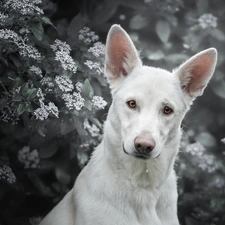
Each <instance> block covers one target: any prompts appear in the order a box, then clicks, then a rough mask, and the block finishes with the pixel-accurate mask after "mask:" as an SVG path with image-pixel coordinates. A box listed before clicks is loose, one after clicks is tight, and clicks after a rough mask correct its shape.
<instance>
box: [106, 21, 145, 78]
mask: <svg viewBox="0 0 225 225" xmlns="http://www.w3.org/2000/svg"><path fill="white" fill-rule="evenodd" d="M140 65H142V63H141V60H140V58H139V57H138V53H137V50H136V48H135V46H134V44H133V42H132V41H131V39H130V37H129V36H128V34H127V33H126V31H125V30H123V29H122V28H121V27H120V26H119V25H113V26H112V27H111V29H110V30H109V33H108V36H107V40H106V58H105V75H106V76H107V78H108V80H109V82H112V81H113V80H116V79H117V78H121V77H125V76H127V75H128V74H129V73H131V72H132V70H133V69H134V68H135V67H136V66H140Z"/></svg>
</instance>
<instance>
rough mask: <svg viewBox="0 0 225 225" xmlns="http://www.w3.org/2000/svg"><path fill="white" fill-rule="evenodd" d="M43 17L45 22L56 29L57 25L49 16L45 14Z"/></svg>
mask: <svg viewBox="0 0 225 225" xmlns="http://www.w3.org/2000/svg"><path fill="white" fill-rule="evenodd" d="M41 19H42V21H43V22H44V23H46V24H49V25H51V26H52V27H54V28H55V29H56V27H55V26H54V24H53V23H52V22H51V20H50V19H49V18H47V17H45V16H43V17H42V18H41Z"/></svg>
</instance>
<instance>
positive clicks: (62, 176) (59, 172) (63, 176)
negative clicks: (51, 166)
mask: <svg viewBox="0 0 225 225" xmlns="http://www.w3.org/2000/svg"><path fill="white" fill-rule="evenodd" d="M55 176H56V178H57V180H58V181H59V182H60V183H61V184H63V185H67V184H68V183H69V182H70V175H69V174H68V173H67V172H66V171H65V170H63V169H62V168H59V167H57V168H56V170H55Z"/></svg>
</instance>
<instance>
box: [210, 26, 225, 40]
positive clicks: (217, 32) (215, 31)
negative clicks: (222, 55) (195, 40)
mask: <svg viewBox="0 0 225 225" xmlns="http://www.w3.org/2000/svg"><path fill="white" fill-rule="evenodd" d="M210 34H211V36H212V37H214V38H215V39H217V40H218V41H225V34H224V32H223V31H222V30H219V29H217V28H215V29H211V30H210Z"/></svg>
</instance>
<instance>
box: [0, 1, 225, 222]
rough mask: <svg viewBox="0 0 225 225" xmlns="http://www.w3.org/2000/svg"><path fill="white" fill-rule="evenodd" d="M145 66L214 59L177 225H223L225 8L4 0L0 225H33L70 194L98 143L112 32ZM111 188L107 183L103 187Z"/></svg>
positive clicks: (182, 158)
mask: <svg viewBox="0 0 225 225" xmlns="http://www.w3.org/2000/svg"><path fill="white" fill-rule="evenodd" d="M115 23H116V24H120V25H121V26H122V27H123V28H124V29H125V30H126V31H127V32H128V33H129V35H130V36H131V38H132V40H133V42H134V44H135V46H136V48H137V49H138V51H139V54H140V56H141V59H142V61H143V63H144V64H145V65H149V66H153V67H161V68H164V69H167V70H169V71H172V69H173V68H176V67H177V66H179V65H180V64H181V63H182V62H184V61H185V60H187V59H188V58H189V57H191V56H192V55H194V54H196V53H197V52H199V51H201V50H204V49H206V48H209V47H215V48H217V50H218V65H217V67H216V71H215V74H214V76H213V78H212V80H211V82H210V84H209V85H208V87H207V89H206V90H205V92H204V95H203V96H202V97H199V98H198V99H197V100H196V101H195V103H194V105H193V106H192V108H191V110H190V111H189V112H188V114H187V116H186V118H185V120H184V121H183V125H182V130H183V133H184V134H183V139H182V143H181V149H180V153H179V156H178V158H177V161H176V165H175V169H176V171H177V175H178V193H179V200H178V216H179V219H180V223H181V224H182V225H201V224H204V225H206V224H207V225H224V224H225V214H224V212H225V75H224V71H225V64H224V61H225V47H224V46H225V28H224V23H225V3H224V1H223V0H217V1H209V0H189V1H186V0H164V1H163V0H129V1H128V0H80V1H75V0H43V1H41V0H21V1H19V0H3V4H2V5H1V6H0V74H1V75H0V96H1V99H0V135H1V139H0V225H9V224H10V225H11V224H13V225H20V224H21V225H22V224H23V225H26V224H31V225H37V224H39V222H40V220H41V219H42V218H43V217H44V216H45V215H46V214H47V213H48V212H49V211H50V210H51V209H52V208H53V207H54V205H56V204H57V203H58V202H59V201H60V200H61V199H62V198H63V196H64V195H65V194H66V193H67V192H68V191H69V190H70V189H71V188H72V186H73V184H74V181H75V179H76V177H77V175H78V174H79V172H80V171H81V169H82V168H83V167H84V166H85V165H86V163H87V162H88V159H89V157H90V154H91V152H92V151H93V150H94V148H95V146H96V145H98V143H99V142H100V141H101V138H102V124H103V123H104V121H105V119H106V115H107V111H108V108H109V106H110V102H111V96H110V91H109V89H108V85H107V82H106V79H105V77H104V74H103V62H104V44H105V40H106V35H107V32H108V30H109V28H110V27H111V25H112V24H115ZM109 179H110V178H109Z"/></svg>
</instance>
